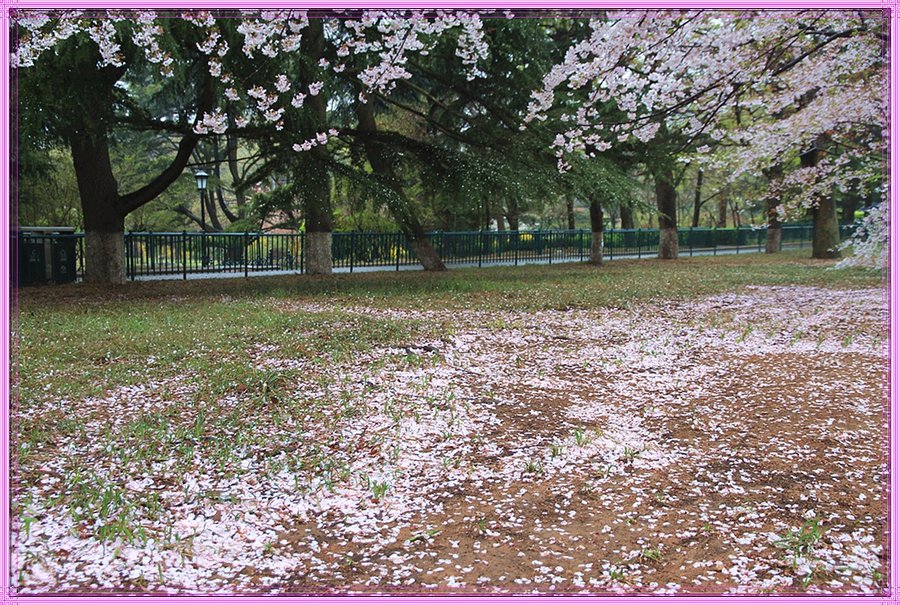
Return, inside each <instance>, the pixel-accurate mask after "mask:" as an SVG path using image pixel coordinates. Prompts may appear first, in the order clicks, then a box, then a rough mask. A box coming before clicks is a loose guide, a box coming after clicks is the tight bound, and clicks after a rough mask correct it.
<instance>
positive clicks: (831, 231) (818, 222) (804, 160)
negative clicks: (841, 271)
mask: <svg viewBox="0 0 900 605" xmlns="http://www.w3.org/2000/svg"><path fill="white" fill-rule="evenodd" d="M821 144H822V141H821V138H820V139H818V140H817V141H816V143H815V145H814V146H813V148H812V149H810V150H809V151H807V152H805V153H803V154H802V155H801V156H800V165H801V166H803V167H805V168H812V167H815V166H816V165H817V164H818V163H819V160H820V159H821V158H822V156H823V155H824V151H823V150H822V149H821ZM812 216H813V241H812V257H813V258H840V257H841V251H840V250H839V249H838V246H839V245H840V243H841V232H840V228H839V226H838V220H837V207H836V205H835V203H834V197H833V196H830V195H826V196H823V197H821V198H819V199H818V200H817V203H816V204H815V205H814V206H813V209H812Z"/></svg>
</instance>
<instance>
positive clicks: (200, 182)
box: [194, 170, 209, 268]
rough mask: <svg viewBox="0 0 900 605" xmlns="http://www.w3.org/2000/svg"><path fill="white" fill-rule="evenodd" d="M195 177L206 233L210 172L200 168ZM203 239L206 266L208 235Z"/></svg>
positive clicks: (201, 245) (201, 223) (201, 220)
mask: <svg viewBox="0 0 900 605" xmlns="http://www.w3.org/2000/svg"><path fill="white" fill-rule="evenodd" d="M194 178H195V179H196V180H197V191H198V192H200V228H201V229H202V230H203V232H204V234H205V233H206V199H205V198H204V195H203V194H204V193H205V192H206V183H207V181H208V180H209V174H207V173H206V171H205V170H198V171H197V172H195V173H194ZM200 237H201V238H202V239H201V240H200V242H201V244H200V247H201V250H202V256H203V267H204V268H205V267H206V266H207V265H209V256H207V254H206V236H205V235H201V236H200Z"/></svg>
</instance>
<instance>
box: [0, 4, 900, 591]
mask: <svg viewBox="0 0 900 605" xmlns="http://www.w3.org/2000/svg"><path fill="white" fill-rule="evenodd" d="M251 4H252V3H249V2H247V0H213V2H211V3H198V2H194V1H190V2H175V1H170V0H150V1H148V2H140V1H135V0H127V1H120V2H109V1H101V2H84V3H79V2H71V1H58V0H57V1H54V0H50V1H48V2H34V1H18V0H0V27H2V32H0V56H2V79H0V103H2V109H3V112H2V115H0V145H2V147H0V150H2V151H0V199H2V200H3V202H2V203H0V224H2V225H3V227H4V234H5V235H4V236H3V237H0V288H2V293H3V297H2V301H0V305H3V313H2V314H0V324H2V332H3V334H2V336H0V355H2V359H3V361H2V382H0V398H2V401H3V402H5V403H6V405H4V407H3V409H2V411H0V468H2V470H3V472H2V473H0V603H6V602H18V601H24V602H35V603H38V602H39V603H63V602H64V603H70V602H73V601H77V602H98V601H100V600H102V602H103V603H126V602H131V600H133V599H135V598H141V600H143V601H147V600H152V601H157V600H165V601H167V602H176V603H188V602H191V603H194V602H199V601H205V602H209V601H210V600H211V599H216V597H213V596H208V597H203V596H171V597H153V596H148V597H138V596H137V595H134V596H130V597H125V596H123V597H119V596H105V597H97V596H93V597H87V596H83V597H82V596H69V597H61V596H55V597H19V596H17V595H16V594H15V593H14V592H13V591H12V589H11V587H10V573H11V569H10V557H9V554H10V535H9V527H10V524H9V521H10V519H9V471H10V456H9V407H10V404H11V402H10V377H11V372H12V371H13V367H14V357H15V355H16V351H14V350H12V349H11V347H10V344H9V341H10V334H11V332H10V330H11V329H13V328H14V327H15V320H14V317H15V314H16V311H17V304H16V300H14V299H12V298H11V295H12V289H11V287H10V281H11V277H12V276H11V275H10V270H11V267H10V249H9V246H10V238H9V237H8V234H9V233H10V229H11V227H12V225H11V224H10V203H11V201H10V200H11V199H12V198H11V195H12V193H13V192H12V191H11V187H12V184H11V182H10V177H11V175H10V173H9V168H10V165H9V161H8V160H9V144H10V112H9V108H10V92H11V86H12V85H13V83H12V82H11V81H10V75H11V74H10V69H9V61H8V59H7V57H9V51H10V49H9V37H8V35H7V32H8V31H9V21H10V13H11V12H12V11H14V10H16V9H18V8H175V9H189V8H208V7H209V6H210V5H214V6H216V7H221V8H244V7H248V6H250V5H251ZM264 6H266V7H267V8H269V7H271V8H276V7H307V8H318V7H322V6H323V3H322V2H316V3H311V2H285V1H284V0H281V1H274V2H266V3H265V4H264ZM341 7H342V8H446V9H453V8H460V9H462V8H511V9H512V8H519V9H558V10H565V9H570V8H571V9H590V8H604V9H609V8H613V7H615V8H656V7H659V8H710V9H712V8H716V9H730V8H734V9H740V8H749V7H752V8H756V9H758V8H773V9H776V8H778V9H799V8H882V9H883V10H884V11H886V12H887V13H888V14H889V28H890V44H891V48H890V56H891V57H892V58H896V57H898V56H900V0H874V1H872V0H847V1H837V0H820V1H818V2H809V1H808V0H805V1H801V0H787V1H778V0H757V1H754V2H752V3H751V2H748V1H747V0H693V1H683V0H681V1H673V2H664V1H660V0H651V1H646V0H615V1H614V2H598V1H596V0H588V1H583V0H580V1H569V2H552V1H551V2H546V1H544V2H542V1H540V0H523V1H519V2H514V3H511V2H499V3H490V4H487V3H483V2H482V3H479V2H473V1H465V0H462V1H460V0H457V1H444V2H435V1H430V0H429V1H421V0H419V1H398V0H393V1H389V2H379V1H378V0H366V1H359V0H357V1H354V2H348V3H342V4H341ZM254 8H259V6H254ZM330 8H334V7H333V6H332V7H330ZM894 67H895V64H893V62H892V65H891V68H890V73H889V78H888V81H889V84H888V86H889V90H887V91H885V94H889V95H890V115H891V116H892V117H893V116H896V115H898V109H900V101H898V96H900V95H898V93H900V86H898V80H900V78H898V75H900V74H898V70H896V69H894ZM890 129H891V139H890V154H891V155H890V158H889V160H890V164H889V170H890V173H889V174H886V175H885V178H887V179H888V181H889V183H891V184H892V185H893V184H894V183H897V182H898V179H900V167H898V158H900V145H898V139H897V130H898V129H897V127H896V124H895V123H894V122H893V121H892V123H891V125H890ZM896 202H897V195H896V192H895V189H894V187H893V186H891V187H890V204H891V210H892V214H893V211H894V210H895V209H896V208H897V204H896ZM890 233H891V242H892V244H893V242H897V241H898V236H900V227H898V224H897V222H896V221H892V222H891V227H890ZM883 254H884V255H885V258H886V261H887V262H886V263H885V264H886V265H887V266H888V267H889V268H888V269H886V270H885V273H884V274H883V276H882V279H883V280H887V282H888V284H889V286H890V288H889V290H887V292H888V294H886V295H887V296H889V300H888V301H886V302H888V303H889V305H890V310H891V313H890V319H889V323H887V322H886V323H885V325H884V329H885V330H886V331H888V332H889V334H890V336H891V338H890V350H889V359H890V364H891V365H890V374H889V375H888V376H887V378H886V383H885V385H884V393H885V394H886V395H889V396H890V400H891V421H890V422H889V427H890V443H889V447H888V451H886V452H885V455H887V456H890V469H891V473H890V482H891V484H890V488H889V499H890V519H891V520H892V521H894V520H896V515H895V513H896V512H897V510H898V489H900V485H898V471H900V462H898V458H897V456H896V455H895V454H896V452H895V451H894V447H893V445H894V444H896V443H898V441H900V430H898V423H897V422H896V420H894V419H895V418H896V413H897V411H898V409H897V407H896V402H897V401H898V399H900V393H898V384H897V381H896V380H895V376H896V369H897V361H898V359H900V343H898V340H897V339H896V338H895V335H896V333H897V332H896V329H897V314H896V309H895V305H896V301H897V300H898V293H900V289H898V279H897V278H898V275H900V258H898V256H900V254H898V252H897V247H896V246H894V245H891V247H890V249H889V250H885V251H884V252H883ZM889 535H890V545H885V546H886V547H887V548H888V549H889V552H890V553H891V554H892V559H893V560H892V562H893V563H894V565H893V566H892V568H891V569H890V572H889V573H890V584H889V586H890V596H886V597H880V598H879V597H853V596H846V597H845V596H830V597H829V596H822V595H814V596H804V597H797V596H764V597H750V596H730V597H725V596H713V595H704V596H700V595H697V596H691V595H680V596H674V597H660V596H654V597H643V596H622V597H618V596H615V597H614V596H596V597H592V596H588V597H582V596H579V597H577V598H578V599H579V601H580V602H594V603H604V604H605V603H626V602H627V603H633V602H635V600H638V601H643V600H647V599H652V600H653V602H661V601H662V602H665V601H676V602H678V603H703V604H707V603H725V602H727V603H729V604H730V605H734V604H736V603H746V602H771V603H775V602H777V603H788V602H797V603H800V602H802V603H814V602H821V601H827V602H834V601H840V602H849V603H866V604H871V603H873V601H875V600H876V599H878V600H880V601H881V602H883V603H900V575H898V570H897V566H896V559H897V556H898V552H900V548H898V547H900V539H898V531H897V528H895V527H891V530H890V531H889ZM396 597H397V598H401V599H403V601H404V603H419V602H424V601H425V600H439V601H440V602H441V603H444V604H447V605H450V604H455V603H462V602H465V603H467V604H468V603H473V602H476V603H477V602H479V601H487V600H489V599H506V600H507V601H508V600H509V599H515V600H520V599H524V598H525V597H517V596H501V595H497V596H493V597H490V596H482V595H463V594H460V595H440V596H437V595H435V596H428V597H426V596H421V595H418V596H417V595H408V596H407V595H403V596H401V595H396ZM220 598H221V599H223V600H224V597H220ZM264 598H279V599H280V600H282V601H284V600H290V601H292V602H299V601H310V600H313V599H316V598H326V599H328V601H329V602H330V603H335V602H345V601H349V600H354V601H357V602H358V601H359V600H360V599H364V600H375V599H381V600H383V599H384V598H385V597H384V596H382V597H375V596H358V597H346V596H329V597H260V596H237V597H229V600H230V601H231V600H237V601H240V602H246V603H253V602H262V599H264ZM562 598H572V595H568V596H562V595H560V596H555V597H550V596H537V597H528V600H529V601H533V600H537V601H540V602H548V601H557V600H560V599H562ZM726 599H727V601H726ZM216 600H219V599H216Z"/></svg>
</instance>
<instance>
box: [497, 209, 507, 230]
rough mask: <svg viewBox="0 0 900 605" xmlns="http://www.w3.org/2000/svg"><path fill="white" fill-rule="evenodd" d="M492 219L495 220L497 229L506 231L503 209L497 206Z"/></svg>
mask: <svg viewBox="0 0 900 605" xmlns="http://www.w3.org/2000/svg"><path fill="white" fill-rule="evenodd" d="M494 220H495V221H497V231H506V226H505V225H504V224H503V210H502V209H500V208H498V209H497V211H496V212H495V213H494Z"/></svg>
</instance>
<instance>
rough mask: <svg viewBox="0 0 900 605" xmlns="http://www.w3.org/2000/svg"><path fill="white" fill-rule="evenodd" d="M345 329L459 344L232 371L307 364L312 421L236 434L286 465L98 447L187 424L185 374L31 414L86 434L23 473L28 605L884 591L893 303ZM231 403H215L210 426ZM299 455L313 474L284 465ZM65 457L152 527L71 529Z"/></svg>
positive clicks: (747, 298) (298, 386)
mask: <svg viewBox="0 0 900 605" xmlns="http://www.w3.org/2000/svg"><path fill="white" fill-rule="evenodd" d="M272 304H273V312H278V313H292V312H315V311H322V310H327V305H321V304H312V303H305V302H303V301H298V302H296V303H289V302H285V301H283V300H282V301H278V302H274V301H273V303H272ZM347 312H348V317H350V318H351V319H349V320H348V321H352V318H353V317H375V318H379V319H386V320H397V321H417V322H425V323H430V322H437V323H441V324H447V325H449V329H448V330H446V332H445V333H446V334H448V335H446V336H444V337H442V338H439V339H434V340H429V341H413V340H411V341H410V342H408V343H401V344H399V345H395V346H393V347H377V348H374V349H369V350H365V351H361V352H360V353H359V354H358V355H355V356H354V357H353V358H352V359H349V360H339V361H333V362H332V361H331V360H329V361H327V362H325V361H322V360H310V359H295V358H291V356H289V355H284V354H283V352H282V351H280V349H279V348H278V347H274V346H270V347H259V348H257V349H254V350H249V351H247V359H246V363H247V364H251V365H253V366H255V367H257V368H259V369H268V370H271V371H272V372H273V374H274V375H277V373H278V372H283V371H285V370H297V369H299V370H301V371H300V372H299V373H297V374H295V375H299V376H300V378H297V379H294V381H293V382H292V383H291V384H289V385H286V386H284V385H282V386H283V388H284V389H285V390H286V391H287V392H288V393H289V395H290V396H291V397H292V398H293V400H295V401H299V402H302V403H303V405H306V406H311V407H315V408H316V409H317V410H318V411H319V413H318V414H317V415H315V416H312V415H311V416H310V417H309V418H308V419H307V420H305V421H303V422H295V421H293V420H290V419H289V420H287V421H284V422H279V423H274V422H272V420H271V418H272V417H273V414H272V411H271V409H268V408H265V407H262V408H259V409H256V410H255V411H254V409H252V408H250V407H247V408H246V410H247V411H246V413H245V416H244V420H245V421H246V423H247V425H249V426H252V427H253V429H252V430H253V431H257V432H259V431H270V432H271V436H272V443H273V444H275V443H284V442H285V439H286V437H285V436H286V435H287V436H292V437H291V438H292V439H293V442H292V443H294V447H293V451H291V449H290V448H279V447H273V448H269V449H264V448H260V447H258V446H247V445H244V444H243V442H242V441H241V439H240V438H239V433H240V432H241V431H243V430H247V429H246V427H243V428H241V427H235V433H234V434H227V432H223V433H220V434H215V435H202V436H200V438H201V439H203V438H205V439H210V440H213V441H215V442H216V443H218V444H220V445H222V444H230V447H232V448H233V450H232V451H233V452H236V455H235V458H234V459H232V461H230V462H228V463H227V465H226V466H224V467H223V465H222V464H219V463H217V462H216V460H214V459H213V458H212V457H210V456H209V455H208V454H206V453H205V452H209V451H210V450H209V449H203V448H198V449H197V450H196V452H197V453H196V454H195V455H194V456H195V457H194V459H193V461H192V464H191V466H190V468H189V469H188V471H187V472H185V471H184V470H183V469H182V470H177V469H176V468H175V466H174V465H173V462H172V460H171V459H170V458H169V457H168V456H167V455H166V454H165V452H162V453H160V455H159V456H158V459H156V460H154V461H153V462H152V464H150V465H146V464H143V465H142V464H136V463H129V462H127V461H128V460H129V459H130V458H129V456H128V455H127V454H128V451H129V448H139V447H142V446H141V443H140V441H137V440H133V439H132V440H129V439H125V438H124V437H122V438H121V439H120V440H119V441H117V442H116V445H115V447H111V446H110V445H109V443H110V441H109V438H108V435H109V434H112V435H116V434H119V431H121V430H122V427H124V426H126V425H128V424H129V423H133V422H134V420H135V419H136V418H138V417H139V416H141V415H147V414H153V413H160V414H162V413H165V412H166V411H167V410H172V409H173V408H177V409H180V410H181V411H180V412H179V414H180V419H181V421H183V422H184V423H186V424H190V423H192V422H193V421H194V416H195V415H196V414H197V410H196V409H194V408H192V407H191V406H189V405H188V403H187V402H189V401H191V399H192V397H193V395H194V391H195V389H196V387H195V386H193V385H194V381H192V379H191V377H190V376H181V377H177V378H174V379H167V380H166V381H164V382H165V384H161V382H160V380H154V378H153V377H151V376H148V377H147V379H146V383H145V384H139V385H137V386H129V387H120V388H117V389H114V390H111V391H108V392H106V393H105V394H103V395H102V396H99V397H95V398H87V399H84V400H81V401H54V400H52V399H47V400H45V401H40V402H36V404H35V405H34V406H33V407H30V406H27V405H23V406H20V407H19V408H18V409H17V410H16V411H15V413H17V414H27V415H31V416H32V417H33V416H34V415H40V414H44V413H50V412H52V411H53V410H59V409H64V410H66V413H67V414H72V415H79V416H80V417H82V418H85V419H86V424H85V434H83V435H57V436H56V439H55V440H53V441H52V443H50V444H48V445H46V446H45V447H46V448H47V449H46V451H45V452H42V453H43V454H44V455H41V456H32V457H29V458H28V460H31V461H40V463H39V464H37V463H36V462H35V463H33V464H34V467H28V466H27V465H26V466H20V467H18V468H14V469H13V471H14V474H15V476H18V477H19V478H20V479H19V480H18V481H14V483H16V485H18V492H17V494H16V498H17V501H18V502H26V503H27V506H26V508H25V510H26V514H25V515H20V516H19V517H17V518H16V519H14V524H13V535H12V544H13V552H12V582H13V584H14V585H15V586H16V587H18V590H19V591H20V593H22V594H41V593H46V592H60V591H73V592H85V591H88V592H90V591H104V590H130V591H147V592H167V593H210V592H218V593H235V592H236V593H246V592H251V593H259V592H278V593H292V592H310V591H311V592H321V591H331V592H338V593H342V592H371V591H381V592H384V591H401V590H403V591H407V592H416V593H421V592H428V591H441V592H473V591H501V592H513V593H525V592H540V593H546V592H584V593H591V594H606V593H622V592H624V593H632V592H664V593H694V592H714V593H728V592H733V593H752V594H756V593H769V592H781V593H784V592H791V593H792V592H826V593H827V592H834V593H842V594H846V593H852V594H855V593H878V592H881V591H883V590H884V588H885V582H886V581H887V580H886V579H885V578H886V577H887V569H888V568H889V560H888V556H889V552H888V551H887V544H886V535H887V533H888V531H889V527H888V525H887V523H888V513H887V510H888V500H887V491H886V490H887V482H888V476H887V472H888V458H887V452H888V447H887V446H888V444H887V442H886V439H887V428H886V427H887V416H888V405H889V402H888V400H887V388H886V384H887V371H888V368H887V337H888V335H887V332H886V328H885V326H886V324H887V312H888V311H887V304H886V301H885V298H884V293H883V292H882V291H881V290H878V289H865V290H853V291H850V290H831V289H827V288H812V287H754V288H744V289H741V290H740V291H739V293H733V294H725V295H716V296H710V297H707V298H703V299H699V300H691V301H675V302H672V301H667V302H659V303H653V304H644V305H636V306H634V307H631V308H624V309H598V310H554V311H545V312H486V311H456V310H454V311H434V310H428V311H415V310H409V309H402V310H391V309H384V308H361V307H360V308H352V309H349V310H347ZM163 387H164V388H163ZM163 392H164V393H166V395H165V397H163V396H161V395H160V393H163ZM245 403H246V402H245V401H242V394H241V393H240V392H228V393H226V394H224V395H223V396H222V397H221V398H220V400H219V401H217V402H216V408H215V410H217V411H216V412H215V413H224V412H222V410H232V409H243V408H241V406H242V405H244V404H245ZM348 410H351V411H352V413H350V412H348ZM291 418H295V417H291ZM121 434H122V435H124V434H125V433H124V432H122V433H121ZM104 435H106V436H107V437H104ZM13 438H14V439H15V436H13ZM292 455H302V456H306V457H309V456H313V455H315V456H318V458H317V460H318V461H319V462H318V463H317V464H318V466H317V467H315V468H311V465H308V466H307V467H304V468H305V469H306V470H302V471H290V470H288V468H289V466H288V465H287V463H286V461H287V460H288V459H289V457H290V456H292ZM74 461H77V462H78V466H79V468H82V469H90V473H89V476H88V478H87V479H86V480H88V481H93V482H94V483H95V484H96V485H100V486H109V485H114V486H116V487H117V489H119V490H120V492H121V493H124V494H126V496H129V495H130V496H134V498H137V497H138V495H142V494H143V495H146V494H148V493H153V494H155V498H156V501H158V502H159V505H160V508H159V510H156V511H155V512H153V513H152V514H151V513H150V512H148V511H145V510H144V509H143V508H141V507H133V508H132V509H130V510H131V512H130V513H129V514H130V517H129V519H128V523H129V524H130V526H131V527H133V528H138V527H141V528H144V532H143V534H142V536H143V537H142V538H141V539H132V540H127V539H123V537H122V536H121V535H117V536H116V537H114V538H113V539H108V540H105V541H101V540H99V539H98V538H97V529H98V525H99V524H100V523H101V521H96V520H95V522H93V523H92V521H91V520H90V519H87V520H84V519H82V520H80V521H78V522H76V521H75V520H74V517H73V513H77V512H79V511H72V510H71V509H70V508H69V507H68V506H66V505H63V504H60V503H58V502H56V501H55V500H58V498H56V499H55V497H56V496H59V495H60V493H61V492H63V490H65V489H69V487H67V486H68V485H69V484H67V483H66V481H68V479H66V478H67V477H71V472H72V468H71V467H72V465H73V464H74ZM86 476H87V475H86ZM113 506H115V505H113ZM80 512H82V513H83V512H84V511H80ZM26 516H27V517H28V518H29V521H28V526H27V528H26V527H25V523H24V521H23V518H24V517H26ZM115 518H116V517H115V514H114V511H113V514H111V515H109V516H108V519H115ZM815 528H818V531H819V532H820V533H819V534H816V535H812V534H811V533H810V531H811V530H812V529H815Z"/></svg>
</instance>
